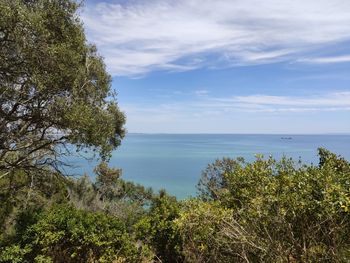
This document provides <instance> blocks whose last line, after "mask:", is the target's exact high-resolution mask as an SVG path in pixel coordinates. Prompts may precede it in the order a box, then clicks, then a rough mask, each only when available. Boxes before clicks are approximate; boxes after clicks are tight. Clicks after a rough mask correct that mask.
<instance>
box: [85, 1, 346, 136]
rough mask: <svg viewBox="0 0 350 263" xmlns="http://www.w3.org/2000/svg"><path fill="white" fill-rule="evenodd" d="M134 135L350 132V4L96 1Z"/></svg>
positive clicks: (98, 30)
mask: <svg viewBox="0 0 350 263" xmlns="http://www.w3.org/2000/svg"><path fill="white" fill-rule="evenodd" d="M80 15H81V18H82V20H83V22H84V25H85V30H86V33H87V36H88V40H89V41H90V42H92V43H95V44H96V45H97V47H98V50H99V52H100V54H101V55H102V56H103V57H104V58H105V62H106V65H107V69H108V71H109V72H110V73H111V75H112V76H113V88H114V89H115V90H116V91H117V92H118V101H119V105H120V107H121V109H122V110H123V111H124V112H125V113H126V115H127V129H128V131H129V132H146V133H350V85H349V83H350V4H349V1H348V0H332V1H329V0H317V1H316V0H307V1H305V0H303V1H301V0H294V1H280V0H265V1H261V0H259V1H258V0H235V1H232V0H216V1H209V0H173V1H166V0H163V1H158V0H147V1H141V0H132V1H125V0H124V1H117V0H114V1H113V0H109V1H92V0H87V1H86V3H85V6H84V8H83V10H82V11H81V14H80Z"/></svg>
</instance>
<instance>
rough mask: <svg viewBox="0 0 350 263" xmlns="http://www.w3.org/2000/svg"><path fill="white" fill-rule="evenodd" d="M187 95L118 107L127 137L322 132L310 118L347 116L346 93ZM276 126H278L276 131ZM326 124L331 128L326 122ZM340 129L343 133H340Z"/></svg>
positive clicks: (349, 107) (349, 97) (348, 95)
mask: <svg viewBox="0 0 350 263" xmlns="http://www.w3.org/2000/svg"><path fill="white" fill-rule="evenodd" d="M192 96H193V99H192V100H188V101H181V102H173V103H167V104H164V103H159V104H156V103H153V104H152V105H151V104H144V105H139V104H128V105H123V109H124V110H125V111H126V113H127V116H128V128H129V129H130V131H132V132H133V131H137V132H140V131H145V132H199V131H200V132H250V133H252V132H297V133H300V132H320V130H318V128H319V126H321V127H322V124H320V123H322V118H321V119H320V118H317V120H314V119H313V118H311V119H310V116H313V117H315V116H319V114H335V115H332V116H338V115H339V114H341V116H348V115H349V112H350V92H335V93H328V94H321V95H319V96H312V97H307V98H305V97H302V96H269V95H249V96H231V97H225V98H223V97H222V98H221V97H210V96H196V95H195V94H193V95H192ZM309 114H312V115H309ZM315 114H316V115H315ZM305 116H309V118H305ZM321 116H322V115H321ZM291 119H292V120H291ZM247 120H249V121H247ZM267 123H268V124H269V125H267ZM276 123H278V124H280V125H277V126H276ZM316 123H318V124H317V125H316ZM327 123H332V120H328V121H327ZM347 123H348V122H344V125H343V126H345V127H349V125H348V124H347ZM273 124H275V125H273ZM310 125H311V126H310ZM312 125H314V126H312ZM303 126H305V127H304V128H303ZM333 128H334V127H328V126H327V127H326V128H325V127H323V130H322V131H337V129H336V128H334V129H333ZM343 129H344V131H346V128H343ZM338 130H339V128H338Z"/></svg>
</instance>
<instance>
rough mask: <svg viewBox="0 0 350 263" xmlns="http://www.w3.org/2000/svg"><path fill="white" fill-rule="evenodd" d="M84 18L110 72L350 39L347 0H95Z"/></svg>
mask: <svg viewBox="0 0 350 263" xmlns="http://www.w3.org/2000/svg"><path fill="white" fill-rule="evenodd" d="M82 18H83V21H84V24H85V27H86V30H87V33H88V36H89V40H90V41H92V42H94V43H96V44H97V45H98V47H99V50H100V52H101V53H102V55H103V56H104V57H105V58H106V63H107V66H108V69H109V70H110V71H111V73H112V74H113V75H138V74H144V73H147V72H149V71H152V70H156V69H166V70H191V69H195V68H199V67H203V66H215V64H218V63H222V64H224V65H232V64H251V63H268V62H274V61H280V60H282V59H291V58H295V59H296V60H297V59H298V56H297V55H298V54H299V55H301V54H303V56H304V57H305V54H307V52H308V51H310V50H311V51H312V50H313V49H314V48H319V47H324V45H328V44H332V43H333V44H334V43H337V42H343V41H347V40H349V39H350V4H349V1H348V0H332V1H329V0H307V1H305V0H293V1H280V0H265V1H261V0H237V1H231V0H216V1H212V0H174V1H170V0H169V1H166V0H149V1H141V0H135V1H126V2H125V3H124V4H121V3H118V2H117V1H116V2H115V3H104V2H100V3H98V4H92V5H88V6H87V7H86V10H85V11H84V12H83V14H82ZM208 56H210V60H209V59H206V58H207V57H208ZM346 59H348V57H347V58H346ZM314 61H315V60H314ZM316 61H317V60H316ZM328 62H333V63H334V62H337V60H336V59H328V60H327V58H323V59H321V58H319V59H318V63H328Z"/></svg>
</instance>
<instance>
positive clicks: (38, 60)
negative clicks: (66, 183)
mask: <svg viewBox="0 0 350 263" xmlns="http://www.w3.org/2000/svg"><path fill="white" fill-rule="evenodd" d="M78 8H79V5H78V4H77V3H76V2H75V1H73V0H58V1H50V0H0V176H6V175H9V174H11V173H12V171H14V170H16V169H17V170H18V169H25V170H26V171H31V170H35V171H37V170H38V169H44V168H45V167H48V166H51V167H55V168H57V167H58V165H59V164H60V162H59V160H60V158H58V157H59V156H60V155H61V154H63V153H65V154H66V153H67V150H63V149H65V146H67V145H70V144H73V145H75V146H76V147H77V149H78V150H81V149H83V148H86V147H88V148H90V149H93V150H94V151H97V152H98V153H99V154H100V156H101V157H102V159H108V157H109V154H110V152H111V151H112V150H113V149H114V148H115V147H117V146H118V145H119V144H120V140H121V139H122V138H123V136H124V132H125V131H124V128H123V125H124V123H125V117H124V114H123V113H122V112H121V111H120V110H119V108H118V105H117V103H116V101H115V94H113V92H112V91H111V77H110V76H109V75H108V73H107V72H106V69H105V65H104V63H103V60H102V58H101V56H99V55H98V53H97V50H96V48H95V47H94V46H92V45H89V44H88V43H87V41H86V38H85V34H84V30H83V27H82V23H81V21H80V20H79V18H78V16H77V14H76V12H77V9H78Z"/></svg>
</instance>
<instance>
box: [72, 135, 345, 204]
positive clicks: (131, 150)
mask: <svg viewBox="0 0 350 263" xmlns="http://www.w3.org/2000/svg"><path fill="white" fill-rule="evenodd" d="M283 138H288V139H283ZM319 147H324V148H327V149H329V150H331V151H333V152H334V153H336V154H338V155H342V156H343V157H344V158H346V159H347V160H350V135H237V134H128V135H127V136H126V138H125V139H124V140H123V142H122V145H121V146H120V147H119V148H118V149H117V150H116V151H114V152H113V155H112V158H111V160H110V165H111V166H114V167H118V168H122V170H123V178H124V179H126V180H131V181H134V182H137V183H140V184H143V185H145V186H148V187H152V188H154V189H155V190H159V189H166V190H167V191H168V192H169V193H170V194H172V195H175V196H177V197H178V198H180V199H182V198H185V197H188V196H195V195H196V185H197V183H198V181H199V178H200V176H201V171H203V170H204V169H205V168H206V166H207V165H208V164H209V163H212V162H214V161H215V160H216V159H220V158H223V157H231V158H236V157H239V156H241V157H244V158H245V159H246V160H247V161H252V160H254V158H255V157H254V156H255V154H257V153H259V154H263V155H264V156H269V155H272V156H273V157H275V158H277V159H279V158H281V157H282V156H288V157H293V158H295V159H299V158H301V159H302V160H303V161H304V162H306V163H314V164H317V163H318V156H317V148H319ZM71 162H72V163H74V165H75V166H76V168H75V169H74V171H75V173H78V174H83V173H88V174H89V175H90V176H91V177H93V173H92V171H93V167H94V165H95V164H96V163H95V162H89V161H86V160H84V159H82V158H73V159H71Z"/></svg>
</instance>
